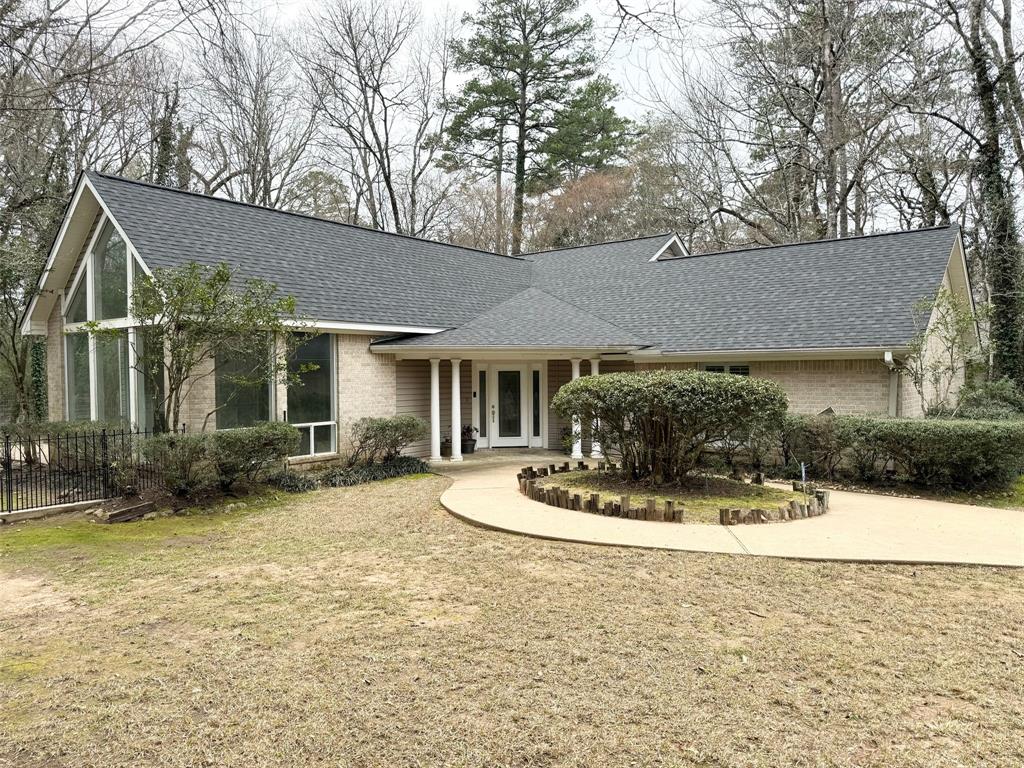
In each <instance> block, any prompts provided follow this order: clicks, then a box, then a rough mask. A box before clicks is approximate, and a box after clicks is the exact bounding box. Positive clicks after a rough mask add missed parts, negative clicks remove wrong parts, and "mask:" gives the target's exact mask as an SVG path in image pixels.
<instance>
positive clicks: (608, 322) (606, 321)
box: [503, 283, 650, 347]
mask: <svg viewBox="0 0 1024 768" xmlns="http://www.w3.org/2000/svg"><path fill="white" fill-rule="evenodd" d="M531 288H532V289H536V290H538V291H540V292H541V293H543V294H544V295H545V296H550V297H551V298H553V299H555V300H556V301H560V302H562V303H563V304H567V305H568V306H570V307H572V308H573V309H575V310H577V311H578V312H582V313H583V314H585V315H588V316H590V317H594V318H597V319H598V320H600V321H601V322H602V323H604V324H605V325H608V326H611V327H612V328H615V329H617V330H620V331H622V332H623V333H625V334H626V335H628V336H629V337H630V338H633V339H636V340H637V341H638V342H640V344H641V345H643V346H645V347H649V346H650V344H649V343H648V342H647V341H646V340H645V339H641V338H640V337H639V336H637V335H636V334H635V333H634V332H633V331H631V330H629V329H628V328H623V327H622V326H621V325H619V324H618V323H613V322H612V321H611V320H609V319H608V318H606V317H604V316H603V315H599V314H597V313H596V312H593V311H591V310H589V309H584V308H583V307H581V306H580V305H579V304H576V303H574V302H572V301H569V300H568V299H563V298H562V297H561V296H557V295H555V294H553V293H551V291H545V290H544V289H543V288H538V287H537V286H536V285H533V284H532V283H531V284H530V287H529V288H525V289H523V291H528V290H530V289H531ZM523 291H520V292H519V293H523ZM519 293H517V294H516V296H518V295H519ZM503 303H504V302H503Z"/></svg>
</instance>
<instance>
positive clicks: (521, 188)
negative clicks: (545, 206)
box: [512, 78, 527, 256]
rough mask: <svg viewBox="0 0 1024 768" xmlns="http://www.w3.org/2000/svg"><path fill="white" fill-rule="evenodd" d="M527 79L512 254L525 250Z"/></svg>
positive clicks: (522, 98)
mask: <svg viewBox="0 0 1024 768" xmlns="http://www.w3.org/2000/svg"><path fill="white" fill-rule="evenodd" d="M526 117H527V115H526V80H525V78H521V79H520V81H519V111H518V114H517V115H516V118H517V122H516V170H515V198H514V199H513V200H512V255H513V256H518V255H519V254H520V253H522V252H523V206H524V204H525V199H526Z"/></svg>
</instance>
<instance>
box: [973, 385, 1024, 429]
mask: <svg viewBox="0 0 1024 768" xmlns="http://www.w3.org/2000/svg"><path fill="white" fill-rule="evenodd" d="M956 417H957V418H960V419H987V420H990V421H992V420H1002V419H1024V391H1021V389H1020V387H1018V386H1017V385H1016V384H1015V383H1014V382H1013V381H1011V380H1010V379H998V380H996V381H986V382H983V383H981V384H979V385H975V386H972V387H968V388H965V389H964V391H962V392H961V393H960V407H959V408H958V409H957V412H956Z"/></svg>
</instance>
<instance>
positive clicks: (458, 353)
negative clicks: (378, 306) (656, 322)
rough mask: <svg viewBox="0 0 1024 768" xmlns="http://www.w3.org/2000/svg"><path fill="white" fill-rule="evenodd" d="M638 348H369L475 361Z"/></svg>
mask: <svg viewBox="0 0 1024 768" xmlns="http://www.w3.org/2000/svg"><path fill="white" fill-rule="evenodd" d="M636 349H638V347H542V346H526V345H523V346H516V345H507V346H500V347H499V346H492V347H459V346H440V345H430V346H403V345H400V344H387V343H384V342H381V343H377V344H371V345H370V351H371V352H376V353H377V354H380V355H394V356H395V357H396V358H397V359H398V360H430V359H432V358H437V359H443V360H448V359H459V360H462V359H466V360H469V359H472V360H568V359H572V358H580V359H585V358H602V357H603V356H604V355H616V356H622V355H624V354H628V353H630V352H632V351H634V350H636Z"/></svg>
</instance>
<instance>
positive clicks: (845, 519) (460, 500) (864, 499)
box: [439, 459, 1024, 569]
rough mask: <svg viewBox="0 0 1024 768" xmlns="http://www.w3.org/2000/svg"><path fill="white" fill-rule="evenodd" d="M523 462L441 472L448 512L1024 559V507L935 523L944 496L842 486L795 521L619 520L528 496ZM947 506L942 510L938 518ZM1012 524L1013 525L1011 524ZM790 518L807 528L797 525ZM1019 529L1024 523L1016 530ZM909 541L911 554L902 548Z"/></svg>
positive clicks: (579, 536) (883, 560) (517, 523)
mask: <svg viewBox="0 0 1024 768" xmlns="http://www.w3.org/2000/svg"><path fill="white" fill-rule="evenodd" d="M516 461H517V464H511V463H509V464H505V463H504V462H502V463H501V464H497V463H494V464H489V465H478V466H476V467H469V466H461V467H459V468H458V469H457V470H455V469H454V468H453V469H452V470H451V471H447V472H441V473H439V474H442V476H445V477H448V478H449V479H450V480H452V484H451V485H450V486H449V487H448V488H446V489H445V490H444V492H443V493H442V494H441V495H440V498H439V503H440V504H441V506H442V507H444V509H445V510H446V511H447V512H448V514H451V515H452V516H453V517H456V518H458V519H459V520H461V521H462V522H465V523H467V524H469V525H473V526H476V527H478V528H482V529H485V530H490V531H497V532H501V533H510V534H516V535H520V536H529V537H532V538H536V539H541V540H545V541H563V542H566V543H572V544H589V545H596V546H612V547H624V548H630V549H653V550H662V551H670V552H671V551H674V552H703V553H709V554H729V555H739V556H744V555H745V556H747V557H764V558H774V559H781V560H797V561H801V560H802V561H806V562H815V563H825V562H837V563H856V564H863V565H889V564H894V565H906V566H944V567H950V566H973V567H983V568H1014V569H1021V568H1024V512H1017V511H1012V512H1010V513H1009V514H1010V517H1005V515H1006V514H1007V512H1006V511H1005V510H996V509H989V508H983V507H974V508H973V510H972V508H971V507H968V506H964V505H945V506H946V507H950V506H955V507H956V508H957V511H956V514H955V516H951V515H950V514H949V512H948V510H947V512H945V513H944V514H945V515H946V516H945V518H943V519H940V521H939V522H938V523H936V521H935V516H936V508H935V507H934V506H927V505H929V504H930V505H934V504H935V502H926V503H925V504H926V506H925V507H924V508H923V509H922V508H920V507H919V506H915V505H919V504H921V502H919V501H915V502H912V503H911V504H909V505H908V507H907V509H906V510H904V509H899V510H896V511H893V510H892V509H890V508H883V507H882V506H881V503H880V502H885V503H886V504H892V499H891V498H890V497H884V498H882V499H878V498H876V497H874V496H873V495H871V494H849V493H843V494H837V495H839V496H842V497H844V498H843V500H842V507H841V511H840V509H836V510H835V511H834V512H832V513H830V515H827V516H825V517H822V518H815V519H814V520H807V521H796V522H794V523H790V524H786V525H783V524H779V525H776V526H743V527H742V528H743V530H733V529H732V527H730V526H717V525H696V524H678V523H676V524H672V523H656V522H647V521H623V520H619V519H614V520H613V519H611V518H605V517H603V516H600V515H589V514H588V513H584V512H575V511H569V510H562V509H557V508H554V507H549V506H547V505H543V504H540V503H538V502H535V501H532V500H529V499H526V498H525V497H523V496H522V494H520V493H519V491H518V489H517V488H515V487H514V486H515V472H516V471H517V469H518V466H519V464H521V459H517V460H516ZM847 496H849V497H850V498H845V497H847ZM834 501H837V502H838V501H839V499H834ZM922 512H924V513H927V514H923V515H922ZM983 512H984V513H992V514H1001V515H1004V517H1002V518H998V519H1001V520H1002V524H1003V530H1004V532H1005V534H1006V535H1004V536H1003V537H1001V538H1000V539H999V540H998V541H999V542H1000V543H1001V544H1002V546H1000V543H997V541H995V540H992V539H991V538H990V534H989V533H988V531H990V530H993V529H992V528H989V527H988V526H987V525H986V524H985V523H983V522H982V520H978V519H976V518H975V515H979V514H981V513H983ZM942 514H943V513H942V510H941V509H939V510H938V516H939V518H942ZM965 515H966V517H965ZM580 516H585V517H586V518H587V519H584V518H583V517H580ZM590 518H593V519H592V520H591V519H590ZM829 518H831V520H830V519H829ZM951 519H952V520H955V522H956V524H955V525H953V524H951V522H950V521H951ZM851 525H852V526H853V527H852V528H851ZM1007 525H1009V526H1011V527H1010V528H1008V529H1007V528H1006V527H1005V526H1007ZM623 526H629V527H628V528H626V527H623ZM663 526H667V527H663ZM791 526H801V527H800V529H799V530H797V529H795V528H792V527H791ZM965 526H966V527H968V528H965ZM804 528H806V530H805V529H804ZM997 528H998V526H997ZM1014 528H1017V529H1018V530H1019V534H1018V535H1017V536H1015V535H1014V534H1013V529H1014ZM747 529H749V530H747ZM965 532H966V534H967V539H970V538H971V536H972V535H973V536H974V540H973V541H972V542H968V541H965V540H964V539H963V536H964V535H965ZM979 536H981V538H980V539H979ZM1018 540H1019V542H1020V544H1019V546H1018V545H1017V544H1016V542H1017V541H1018ZM1007 541H1009V546H1006V543H1007ZM894 544H896V545H898V546H893V545H894ZM965 545H966V546H965ZM900 549H903V550H905V551H906V554H907V556H905V557H901V556H900V554H901V552H900V551H899V550H900ZM815 550H818V551H815ZM894 550H895V551H894ZM928 550H934V554H935V556H934V557H929V556H928V555H930V554H932V553H931V552H930V551H928ZM861 552H863V554H861Z"/></svg>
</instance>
